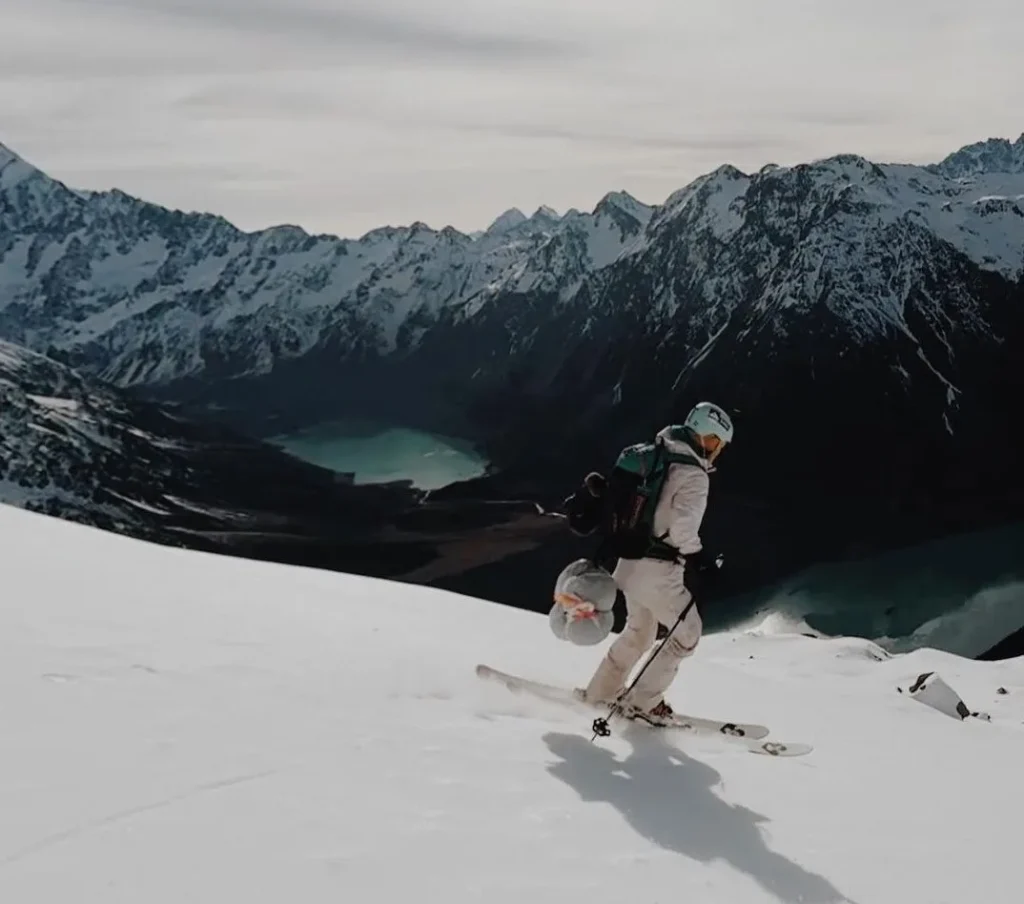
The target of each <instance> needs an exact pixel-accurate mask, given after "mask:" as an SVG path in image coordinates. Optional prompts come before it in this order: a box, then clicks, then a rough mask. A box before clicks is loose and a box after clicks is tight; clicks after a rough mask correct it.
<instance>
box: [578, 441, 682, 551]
mask: <svg viewBox="0 0 1024 904" xmlns="http://www.w3.org/2000/svg"><path fill="white" fill-rule="evenodd" d="M673 464H689V465H693V466H694V467H700V465H699V463H698V461H697V458H696V456H695V455H693V454H688V453H684V452H671V451H669V449H667V448H666V447H665V444H664V442H663V441H662V440H656V441H655V442H653V443H636V444H635V445H632V446H627V447H626V448H625V449H623V450H622V451H621V452H620V453H619V456H618V458H617V459H616V460H615V464H614V465H613V466H612V469H611V471H610V472H609V474H608V476H607V478H606V477H604V476H603V475H601V474H599V473H597V472H596V471H593V472H591V473H590V474H588V475H587V477H586V479H585V480H584V481H583V485H582V486H581V487H579V489H577V490H576V492H575V493H573V494H572V495H571V496H569V497H568V498H567V499H566V500H565V513H566V521H567V523H568V526H569V530H570V531H572V532H573V533H574V534H576V535H577V536H580V537H588V536H591V535H594V534H597V535H599V536H600V537H601V545H600V547H599V551H598V554H597V555H598V556H601V557H604V556H606V555H607V556H613V557H615V558H619V559H644V558H652V559H663V560H667V561H677V560H678V559H679V551H678V550H677V549H676V548H675V547H674V546H672V545H670V544H669V543H667V542H666V541H665V536H664V535H663V536H661V537H655V536H654V513H655V510H656V509H657V507H658V500H659V498H660V496H661V490H662V487H663V486H664V484H665V478H666V477H667V476H668V470H669V466H670V465H673Z"/></svg>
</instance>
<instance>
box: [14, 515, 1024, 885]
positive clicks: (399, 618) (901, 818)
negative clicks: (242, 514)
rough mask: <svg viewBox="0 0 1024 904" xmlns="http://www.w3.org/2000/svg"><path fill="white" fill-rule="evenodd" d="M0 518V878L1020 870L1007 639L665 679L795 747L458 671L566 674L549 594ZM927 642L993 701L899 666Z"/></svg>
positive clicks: (981, 881)
mask: <svg viewBox="0 0 1024 904" xmlns="http://www.w3.org/2000/svg"><path fill="white" fill-rule="evenodd" d="M0 543H2V548H3V549H4V554H5V555H4V561H5V564H4V576H3V595H2V597H0V601H2V602H0V711H2V712H3V723H4V724H3V727H4V730H3V733H2V734H0V813H2V814H3V816H2V818H0V900H3V901H11V902H18V904H42V902H47V904H52V902H58V901H66V902H74V904H87V902H104V904H115V902H131V904H139V902H146V904H158V902H168V904H170V902H174V904H179V902H182V901H197V902H204V901H211V902H213V901H232V902H234V901H239V902H241V901H244V902H247V904H254V902H275V904H277V902H283V901H297V902H298V901H301V902H303V904H315V902H339V901H358V902H361V904H364V902H401V901H410V900H426V901H439V902H450V904H456V902H463V901H465V902H470V901H472V902H478V901H486V902H489V904H501V902H510V904H511V902H516V904H519V902H522V901H525V900H529V901H531V902H533V904H542V902H567V901H588V902H644V904H647V902H656V901H663V902H667V901H693V902H697V901H700V902H704V901H709V902H711V901H714V902H724V901H728V902H731V904H744V902H760V901H766V902H777V901H785V902H804V904H812V902H827V901H856V902H858V904H887V902H892V904H907V902H921V904H926V902H927V904H943V902H947V904H970V902H982V901H983V902H986V904H1003V902H1005V904H1010V902H1016V901H1019V883H1018V882H1017V880H1016V871H1017V866H1018V862H1017V856H1018V854H1019V833H1018V832H1017V831H1016V826H1017V825H1018V824H1019V818H1020V809H1021V807H1022V805H1024V797H1022V796H1021V794H1020V793H1019V789H1020V787H1021V785H1020V768H1021V763H1022V762H1024V726H1022V725H1021V722H1022V719H1024V662H1022V661H1020V660H1014V661H1008V662H1003V663H995V664H992V663H984V664H983V663H976V662H971V661H966V660H960V659H957V658H955V657H952V656H949V655H945V654H938V653H935V652H930V651H918V652H916V653H913V654H910V655H907V656H905V657H897V658H892V659H887V658H885V656H884V654H879V653H878V652H877V648H874V647H872V646H871V645H870V644H868V643H866V642H853V641H849V640H832V641H828V640H817V639H810V638H806V637H802V636H792V635H791V636H778V635H776V636H770V635H757V634H743V635H729V634H723V635H716V636H710V637H707V638H705V640H704V642H703V643H702V645H701V647H700V648H699V653H698V655H697V656H696V657H695V658H694V659H693V660H692V661H691V662H690V663H688V664H687V665H686V666H685V668H684V670H683V672H682V675H681V677H680V679H679V680H678V683H677V685H676V687H675V689H674V691H673V693H672V699H673V701H674V702H675V703H676V704H677V706H679V707H683V706H685V707H686V708H687V709H688V710H690V711H693V712H695V713H706V714H715V715H721V714H725V713H728V714H729V715H730V716H731V717H734V718H737V719H754V720H761V721H765V722H767V723H768V724H770V725H771V726H772V727H773V728H774V729H776V735H777V736H778V737H781V738H783V739H802V740H806V741H809V742H811V743H813V744H814V745H815V746H816V750H815V751H814V753H812V754H811V755H810V756H808V757H804V758H802V759H793V760H773V759H770V758H768V757H755V756H751V755H749V754H747V753H745V752H742V751H739V750H737V749H735V748H729V747H727V746H722V745H721V744H720V745H719V746H717V747H712V746H709V745H707V744H705V745H698V744H696V743H694V742H693V741H692V740H691V741H689V742H686V743H677V744H671V743H669V742H668V741H667V739H664V740H663V739H662V738H659V737H657V736H655V735H652V734H651V733H649V732H645V731H644V730H643V729H640V730H638V733H637V734H636V736H635V737H632V738H629V737H625V736H621V735H616V736H614V737H612V738H611V739H608V740H599V741H598V742H597V743H591V741H590V734H589V730H588V728H589V718H587V717H581V715H580V714H579V713H572V712H569V711H565V710H560V709H556V708H554V707H553V706H550V705H547V704H542V703H540V702H536V701H531V700H525V699H518V698H515V697H511V696H509V695H507V694H505V693H504V692H503V691H502V690H501V689H500V688H496V687H490V686H484V685H482V684H480V683H479V682H478V681H477V680H476V678H475V677H474V675H473V671H472V667H473V665H474V663H476V662H477V661H479V660H486V661H489V662H491V663H493V664H495V665H498V666H502V667H505V668H508V669H511V670H518V671H523V672H528V673H530V674H532V675H535V676H537V677H539V678H545V679H550V680H554V681H562V682H580V681H582V680H584V678H585V677H586V676H587V674H588V672H589V670H590V669H591V668H592V667H593V665H594V664H595V661H596V658H597V656H598V655H599V654H600V650H597V649H593V648H591V649H582V648H570V647H568V646H565V645H563V644H561V643H559V642H558V641H556V640H555V639H554V637H553V636H552V635H551V634H550V633H549V631H548V628H547V622H546V619H545V618H544V617H543V616H540V615H535V614H530V613H526V612H523V611H521V610H515V609H510V608H504V607H500V606H496V605H493V604H487V603H484V602H481V601H478V600H473V599H468V598H463V597H458V596H455V595H451V594H448V593H445V592H442V591H437V590H433V589H429V588H421V587H411V586H407V585H397V584H390V583H387V582H380V581H373V580H368V579H364V578H357V577H350V576H345V575H340V574H337V573H331V572H325V571H324V572H320V571H313V570H303V569H295V568H285V567H280V566H273V565H269V564H266V563H258V562H252V561H247V560H242V559H235V558H219V557H214V556H209V555H204V554H200V553H193V552H186V551H183V550H175V549H169V548H166V547H157V546H151V545H148V544H145V543H143V542H140V541H136V540H130V539H126V538H123V537H118V536H115V535H112V534H109V533H105V532H102V531H98V530H94V529H90V528H86V527H83V526H80V525H75V524H69V523H67V522H63V521H59V520H56V519H49V518H46V517H45V516H42V515H37V514H34V513H27V512H23V511H19V510H16V509H12V508H7V507H4V506H0ZM878 656H880V657H881V661H879V659H878V658H876V657H878ZM933 668H936V669H938V670H940V672H941V674H942V675H943V677H944V678H946V679H947V680H948V681H949V682H950V683H952V684H953V685H954V687H956V688H957V689H958V690H959V691H960V692H961V694H962V695H963V696H964V697H965V699H966V700H967V701H968V703H969V704H970V705H971V706H972V707H973V708H979V709H986V710H988V711H990V712H991V713H992V715H993V719H992V722H990V723H986V722H982V721H980V720H969V721H967V722H959V721H956V720H953V719H950V718H948V717H946V716H943V715H941V714H939V713H938V712H936V711H935V710H933V709H930V708H928V707H926V706H923V705H921V704H920V703H918V702H915V701H913V700H910V699H908V698H907V697H906V696H905V695H900V694H898V693H897V692H896V685H898V684H899V685H903V686H904V687H905V686H906V684H907V683H908V682H910V681H912V680H913V678H914V677H915V676H916V675H917V674H918V673H919V672H921V671H923V670H926V669H933ZM999 686H1004V687H1006V688H1007V689H1008V691H1009V693H1008V694H1007V695H997V694H996V690H997V688H998V687H999Z"/></svg>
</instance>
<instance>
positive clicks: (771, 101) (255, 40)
mask: <svg viewBox="0 0 1024 904" xmlns="http://www.w3.org/2000/svg"><path fill="white" fill-rule="evenodd" d="M0 23H2V24H0V142H3V143H4V144H7V145H8V146H9V147H11V148H12V149H13V150H15V151H17V152H18V153H20V154H21V155H22V156H24V157H26V158H27V159H29V161H30V162H32V163H35V164H36V165H37V166H40V167H41V168H43V169H44V170H46V171H47V172H49V173H50V174H51V175H54V176H56V177H57V178H60V179H61V180H63V181H65V182H67V183H69V184H71V185H73V186H75V187H81V188H109V187H112V186H117V187H119V188H121V189H123V190H125V191H127V192H130V193H132V194H136V195H140V196H142V197H145V198H147V199H149V200H152V201H156V202H158V203H161V204H166V205H168V206H172V207H181V208H184V209H188V210H195V209H198V210H210V211H213V212H216V213H220V214H223V215H224V216H226V217H228V218H229V219H230V220H232V221H233V222H235V223H237V224H238V225H239V226H241V227H243V228H246V229H255V228H261V227H264V226H268V225H273V224H276V223H284V222H288V223H298V224H300V225H302V226H304V227H306V228H307V229H310V230H312V231H326V232H334V233H339V234H342V235H349V236H354V235H359V234H361V233H363V232H365V231H366V230H368V229H371V228H373V227H375V226H379V225H383V224H400V223H410V222H412V221H414V220H424V221H426V222H427V223H429V224H430V225H431V226H434V227H437V228H440V227H441V226H444V225H446V224H452V225H454V226H456V227H458V228H460V229H465V230H472V229H476V228H482V227H485V226H486V225H487V224H488V223H489V222H490V221H491V220H492V219H493V218H494V217H495V216H497V215H498V214H499V213H501V212H502V211H503V210H505V209H506V208H508V207H512V206H518V207H520V208H522V209H523V210H524V211H525V212H527V213H530V212H532V211H533V210H534V209H535V208H536V207H537V206H538V205H540V204H548V205H550V206H552V207H554V208H555V209H556V210H559V211H564V210H565V209H566V208H568V207H578V208H581V209H591V208H593V206H594V204H595V203H596V202H597V201H598V200H599V198H600V197H601V196H602V195H603V194H604V193H605V192H607V191H609V190H612V189H625V190H627V191H629V192H631V193H632V194H634V195H636V196H637V197H639V198H640V199H641V200H643V201H647V202H649V203H657V202H661V201H663V200H664V199H665V197H666V196H667V195H668V194H669V193H670V192H672V191H673V190H675V189H677V188H679V187H681V186H682V185H685V184H686V183H687V182H688V181H690V180H691V179H692V178H694V177H695V176H698V175H700V174H701V173H703V172H707V171H708V170H710V169H713V168H715V167H716V166H718V165H719V164H721V163H726V162H728V163H732V164H734V165H736V166H739V167H740V168H741V169H744V170H747V171H750V170H755V169H758V168H759V167H761V166H762V165H764V164H765V163H768V162H775V163H781V164H787V163H796V162H799V161H801V160H809V159H814V158H816V157H822V156H827V155H829V154H833V153H837V152H840V151H849V152H855V153H860V154H865V155H867V156H868V157H871V158H873V159H877V160H901V161H909V162H928V161H932V160H937V159H940V158H941V157H942V156H944V155H945V154H946V153H947V152H949V151H952V150H955V149H956V148H958V147H960V146H961V145H963V144H967V143H970V142H972V141H975V140H979V139H983V138H986V137H989V136H1000V137H1006V138H1011V139H1015V138H1016V137H1017V136H1018V135H1020V134H1021V132H1022V131H1024V45H1022V44H1021V39H1020V36H1021V35H1022V34H1024V3H1022V2H1021V0H970V2H967V0H955V2H950V0H856V2H854V3H849V2H842V0H705V2H700V3H698V2H692V0H0Z"/></svg>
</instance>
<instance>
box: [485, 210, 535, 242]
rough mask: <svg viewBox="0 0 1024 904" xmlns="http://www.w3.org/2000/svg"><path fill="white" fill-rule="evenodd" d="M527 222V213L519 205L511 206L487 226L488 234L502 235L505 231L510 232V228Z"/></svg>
mask: <svg viewBox="0 0 1024 904" xmlns="http://www.w3.org/2000/svg"><path fill="white" fill-rule="evenodd" d="M525 222H526V214H524V213H523V212H522V211H521V210H520V209H519V208H518V207H510V208H509V209H508V210H506V211H505V212H504V213H503V214H501V215H500V216H498V217H497V218H496V219H495V220H494V222H493V223H491V225H490V226H488V227H487V230H486V231H487V234H488V235H500V234H501V233H503V232H508V231H509V230H510V229H515V228H516V226H521V225H522V224H523V223H525Z"/></svg>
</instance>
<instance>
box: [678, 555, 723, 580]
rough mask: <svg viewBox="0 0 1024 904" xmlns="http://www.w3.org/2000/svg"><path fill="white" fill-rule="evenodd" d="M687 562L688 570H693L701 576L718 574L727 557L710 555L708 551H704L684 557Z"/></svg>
mask: <svg viewBox="0 0 1024 904" xmlns="http://www.w3.org/2000/svg"><path fill="white" fill-rule="evenodd" d="M683 559H684V561H685V562H686V570H687V571H689V570H690V569H693V570H694V571H696V572H699V573H700V574H705V573H707V572H711V573H712V574H714V573H716V572H717V571H718V570H719V569H720V568H721V567H722V563H723V562H724V561H725V556H723V555H722V554H721V553H720V552H719V553H710V552H708V551H707V550H706V549H702V550H700V551H699V552H695V553H691V554H690V555H688V556H684V557H683Z"/></svg>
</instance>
